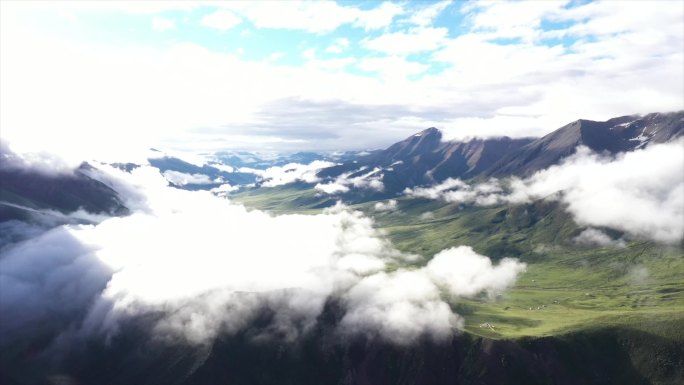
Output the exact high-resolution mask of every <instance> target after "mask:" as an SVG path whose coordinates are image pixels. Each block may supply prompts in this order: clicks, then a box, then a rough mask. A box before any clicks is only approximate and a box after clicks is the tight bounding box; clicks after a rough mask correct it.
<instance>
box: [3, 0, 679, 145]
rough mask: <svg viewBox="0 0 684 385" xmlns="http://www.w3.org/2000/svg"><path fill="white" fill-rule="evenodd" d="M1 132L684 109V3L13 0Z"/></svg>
mask: <svg viewBox="0 0 684 385" xmlns="http://www.w3.org/2000/svg"><path fill="white" fill-rule="evenodd" d="M0 7H1V12H0V13H1V23H0V24H1V27H0V43H1V44H0V110H1V111H2V113H1V114H0V139H2V140H3V141H4V142H9V144H10V145H11V146H12V147H13V148H14V149H16V150H20V151H21V150H32V151H36V150H45V151H51V152H56V153H59V154H62V155H70V156H79V157H88V158H91V157H94V156H95V157H97V156H100V157H103V156H105V154H108V153H111V154H116V155H115V156H122V157H125V156H127V155H131V154H133V153H134V152H135V151H138V150H140V151H142V150H143V149H147V148H149V147H157V148H164V149H174V150H184V151H194V152H212V151H218V150H227V149H247V150H269V151H274V150H275V151H296V150H314V151H330V150H352V149H368V148H383V147H386V146H388V145H390V144H391V143H393V142H395V141H397V140H401V139H403V138H404V137H407V136H409V135H411V134H412V133H414V132H417V131H420V130H423V129H425V128H427V127H431V126H434V127H438V128H440V129H442V130H443V131H445V132H446V134H447V135H446V137H448V138H456V139H457V138H466V137H473V136H479V137H485V136H501V135H507V136H514V137H520V136H541V135H544V134H545V133H548V132H550V131H552V130H554V129H556V128H558V127H560V126H562V125H564V124H567V123H569V122H571V121H574V120H576V119H579V118H585V119H594V120H605V119H608V118H611V117H615V116H621V115H630V114H641V113H649V112H666V111H674V110H681V109H684V71H682V68H684V2H681V1H663V2H658V1H648V2H639V1H627V2H620V1H606V2H601V1H532V2H486V1H478V2H449V1H446V2H427V1H420V2H409V1H402V2H389V1H388V2H350V1H344V2H332V1H331V2H323V1H316V2H294V1H278V2H268V1H259V2H239V1H231V2H202V1H198V2H181V1H173V2H164V1H152V2H145V1H141V2H133V1H124V2H115V1H107V2H87V1H79V2H31V1H26V2H19V1H3V2H2V3H0Z"/></svg>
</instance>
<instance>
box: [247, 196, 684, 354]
mask: <svg viewBox="0 0 684 385" xmlns="http://www.w3.org/2000/svg"><path fill="white" fill-rule="evenodd" d="M235 201H237V202H241V203H244V204H246V205H248V206H252V207H257V208H261V209H266V210H272V211H276V212H281V213H283V212H293V211H297V212H311V213H315V212H318V210H317V209H316V208H317V207H320V206H321V205H327V204H330V202H328V201H325V200H324V198H322V197H316V196H315V192H314V191H313V190H310V189H309V190H306V189H302V188H301V187H290V186H283V187H281V188H277V189H270V190H264V189H259V190H255V191H253V192H251V193H250V194H245V195H242V196H238V197H236V198H235ZM398 202H399V205H398V210H395V211H389V212H379V213H378V212H375V211H374V209H373V206H374V204H375V203H376V202H367V203H364V204H359V205H354V206H353V207H354V208H355V209H358V210H361V211H364V212H366V213H367V214H368V215H372V216H373V217H374V218H375V221H376V224H377V226H378V227H379V228H380V229H382V231H383V232H384V233H385V234H386V235H387V236H388V237H389V238H390V239H391V240H392V242H393V243H394V245H395V246H396V247H397V248H399V249H400V250H402V251H405V252H410V253H416V254H419V255H422V256H423V257H424V259H423V260H422V261H419V262H418V264H423V263H425V262H427V261H428V260H429V259H430V258H431V257H432V256H433V255H434V254H436V253H437V252H439V251H440V250H442V249H445V248H448V247H453V246H459V245H468V246H472V247H473V248H474V249H475V250H476V251H477V252H479V253H482V254H484V255H487V256H489V257H491V258H492V259H493V260H499V259H501V258H504V257H516V258H519V259H520V260H522V261H524V262H526V263H527V264H528V269H527V271H526V272H525V273H523V274H521V275H520V277H519V279H518V281H517V283H516V285H515V287H513V288H512V289H510V290H508V291H506V292H505V293H504V294H502V295H501V296H500V297H498V298H494V299H490V298H471V299H459V300H456V301H455V302H454V303H453V304H452V305H453V307H454V310H455V311H456V312H457V313H458V314H460V315H462V316H463V317H464V318H465V329H466V331H467V332H469V333H472V334H475V335H480V336H486V337H489V338H518V337H523V336H550V335H559V334H563V333H568V332H571V331H578V330H584V329H593V328H601V327H613V326H615V327H629V328H631V329H637V330H642V331H646V332H648V333H652V334H656V335H660V336H664V337H668V338H670V337H672V338H676V339H678V340H684V332H682V331H681V330H684V250H683V248H682V247H681V245H678V246H666V245H659V244H655V243H653V242H650V241H643V240H632V241H628V242H627V243H626V245H625V247H613V246H611V247H581V246H578V245H576V244H575V243H574V242H573V240H572V239H573V238H574V237H575V236H577V235H578V234H579V233H580V232H581V231H582V230H583V229H584V228H582V227H579V226H578V225H577V224H576V223H575V222H574V221H573V220H572V217H571V216H570V214H568V213H567V212H566V211H565V210H564V209H563V207H562V206H561V204H560V203H558V202H557V201H553V200H540V201H537V202H533V203H531V204H523V205H513V206H496V207H487V208H483V207H473V206H469V207H463V206H459V205H458V204H447V203H443V202H439V201H433V200H426V199H413V198H400V199H398ZM606 232H608V233H609V234H611V235H613V236H614V237H619V236H620V235H621V234H620V233H618V232H615V231H611V230H608V229H606ZM485 323H488V324H489V325H491V326H492V327H491V328H490V327H489V326H481V325H483V324H485Z"/></svg>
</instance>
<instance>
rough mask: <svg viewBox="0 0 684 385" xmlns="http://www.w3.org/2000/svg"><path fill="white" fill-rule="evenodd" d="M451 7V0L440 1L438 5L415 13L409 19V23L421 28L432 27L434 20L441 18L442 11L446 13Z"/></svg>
mask: <svg viewBox="0 0 684 385" xmlns="http://www.w3.org/2000/svg"><path fill="white" fill-rule="evenodd" d="M449 5H451V1H450V0H448V1H439V2H437V3H434V4H431V5H428V6H426V7H423V8H421V9H420V10H418V11H415V12H414V13H413V14H412V15H411V17H410V18H409V19H408V22H409V23H411V24H415V25H417V26H419V27H427V26H430V25H432V22H433V21H434V19H435V18H436V17H437V16H439V14H440V13H442V11H444V10H445V9H446V8H447V7H448V6H449Z"/></svg>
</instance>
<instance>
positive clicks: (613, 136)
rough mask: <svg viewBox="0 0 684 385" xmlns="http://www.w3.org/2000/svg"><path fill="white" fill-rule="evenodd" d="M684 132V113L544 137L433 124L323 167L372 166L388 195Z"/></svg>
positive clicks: (584, 126) (521, 171)
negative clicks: (473, 133) (478, 135)
mask: <svg viewBox="0 0 684 385" xmlns="http://www.w3.org/2000/svg"><path fill="white" fill-rule="evenodd" d="M682 135H684V111H679V112H674V113H653V114H648V115H645V116H636V115H632V116H622V117H619V118H614V119H610V120H607V121H605V122H596V121H592V120H584V119H580V120H577V121H574V122H572V123H570V124H567V125H565V126H563V127H561V128H559V129H557V130H555V131H553V132H551V133H550V134H548V135H545V136H543V137H541V138H538V139H536V138H522V139H512V138H509V137H499V138H487V139H471V140H467V141H445V140H444V138H443V135H442V132H441V131H440V130H438V129H437V128H434V127H432V128H428V129H427V130H424V131H421V132H419V133H417V134H415V135H411V136H410V137H408V138H406V139H404V140H402V141H400V142H398V143H395V144H393V145H391V146H390V147H388V148H387V149H385V150H382V151H378V152H375V153H373V154H370V155H367V156H363V157H359V158H357V159H355V160H353V161H349V162H345V163H343V164H341V165H338V166H335V167H330V168H326V169H323V170H321V171H320V172H319V173H318V175H319V176H320V177H322V178H324V179H330V180H332V179H334V178H336V177H339V176H340V175H342V174H345V173H351V174H350V177H354V176H357V175H360V174H362V173H364V172H366V171H365V170H368V169H374V168H377V169H380V170H382V171H381V172H382V175H383V176H382V182H383V184H384V186H385V193H394V192H400V191H402V190H403V189H405V188H406V187H413V186H417V185H429V184H434V183H439V182H441V181H444V180H445V179H447V178H460V179H472V178H477V177H505V176H512V175H515V176H520V177H525V176H529V175H531V174H533V173H534V172H536V171H539V170H543V169H546V168H548V167H550V166H552V165H554V164H558V163H559V162H560V161H561V160H562V159H563V158H565V157H567V156H569V155H572V154H573V153H574V152H575V151H576V150H577V148H578V147H579V146H582V145H583V146H586V147H589V148H590V149H591V150H593V151H596V152H599V153H610V154H615V153H619V152H625V151H632V150H635V149H639V148H644V147H646V146H648V145H649V144H651V143H664V142H668V141H671V140H673V139H676V138H678V137H681V136H682Z"/></svg>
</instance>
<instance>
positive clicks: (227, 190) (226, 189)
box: [209, 183, 240, 197]
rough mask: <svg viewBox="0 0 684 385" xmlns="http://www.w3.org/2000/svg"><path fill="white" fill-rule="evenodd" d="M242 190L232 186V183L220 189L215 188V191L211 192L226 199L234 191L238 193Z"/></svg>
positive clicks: (221, 186)
mask: <svg viewBox="0 0 684 385" xmlns="http://www.w3.org/2000/svg"><path fill="white" fill-rule="evenodd" d="M239 189H240V188H239V187H238V186H231V185H230V183H224V184H222V185H220V186H218V187H214V188H213V189H211V190H209V191H210V192H212V193H214V194H216V196H219V197H225V196H227V195H228V194H229V193H231V192H233V191H237V190H239Z"/></svg>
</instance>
